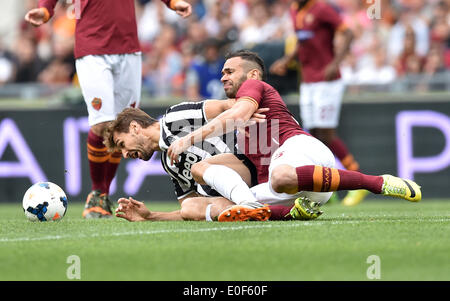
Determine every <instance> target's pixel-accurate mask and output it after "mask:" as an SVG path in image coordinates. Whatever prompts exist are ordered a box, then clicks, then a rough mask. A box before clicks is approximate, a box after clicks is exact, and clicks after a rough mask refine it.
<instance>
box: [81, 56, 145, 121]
mask: <svg viewBox="0 0 450 301" xmlns="http://www.w3.org/2000/svg"><path fill="white" fill-rule="evenodd" d="M75 65H76V69H77V75H78V81H79V82H80V86H81V92H82V93H83V97H84V101H85V102H86V106H87V109H88V114H89V126H93V125H95V124H98V123H102V122H106V121H111V120H114V119H115V118H116V116H117V114H119V113H120V112H122V111H123V109H125V108H127V107H130V106H134V107H138V106H139V102H140V99H141V85H142V56H141V53H140V52H137V53H131V54H112V55H88V56H84V57H82V58H79V59H77V60H76V62H75Z"/></svg>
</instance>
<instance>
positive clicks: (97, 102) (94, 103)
mask: <svg viewBox="0 0 450 301" xmlns="http://www.w3.org/2000/svg"><path fill="white" fill-rule="evenodd" d="M91 104H92V107H93V108H94V109H96V110H97V111H98V110H100V109H101V108H102V100H101V99H100V98H98V97H95V98H94V99H93V100H92V101H91Z"/></svg>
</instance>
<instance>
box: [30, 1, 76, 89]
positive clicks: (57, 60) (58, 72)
mask: <svg viewBox="0 0 450 301" xmlns="http://www.w3.org/2000/svg"><path fill="white" fill-rule="evenodd" d="M52 33H53V34H52V38H51V50H52V58H51V60H50V62H49V63H48V65H47V67H46V68H45V69H44V70H43V71H42V72H41V73H40V74H39V77H38V80H39V81H40V82H42V83H45V84H64V83H66V84H67V83H70V82H71V81H72V78H73V76H74V75H75V73H76V71H75V58H74V55H73V49H74V45H75V19H72V18H69V17H68V16H67V12H66V8H65V7H64V6H59V7H58V8H57V9H56V10H55V15H54V16H53V22H52Z"/></svg>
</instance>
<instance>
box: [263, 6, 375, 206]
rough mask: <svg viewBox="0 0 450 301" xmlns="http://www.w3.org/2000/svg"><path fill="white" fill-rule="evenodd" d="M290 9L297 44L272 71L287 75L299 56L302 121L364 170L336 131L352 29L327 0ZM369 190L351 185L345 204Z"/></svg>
mask: <svg viewBox="0 0 450 301" xmlns="http://www.w3.org/2000/svg"><path fill="white" fill-rule="evenodd" d="M290 15H291V18H292V21H293V25H294V29H295V32H296V35H297V47H296V50H295V51H294V52H292V53H290V54H289V55H286V56H285V57H283V58H281V59H280V60H277V61H276V62H275V63H274V64H273V65H272V66H271V68H270V71H271V72H272V73H274V74H278V75H284V74H285V73H286V68H287V64H288V63H289V62H290V61H292V60H293V59H295V57H297V60H298V61H299V62H300V64H301V74H302V84H301V85H300V114H301V119H302V122H303V123H302V125H303V127H304V128H305V129H308V130H309V132H310V133H311V134H312V135H313V136H314V137H316V138H318V139H319V140H320V141H322V142H323V143H325V145H326V146H328V147H329V148H330V149H331V151H332V152H333V153H334V154H335V156H336V157H337V158H338V159H339V160H340V162H341V163H342V165H343V166H344V167H345V168H346V169H348V170H355V171H359V164H358V162H357V161H356V160H355V159H354V157H353V155H352V154H351V153H350V152H349V150H348V149H347V146H346V145H345V143H344V142H343V141H342V140H341V139H340V138H339V137H338V136H337V134H336V128H337V126H338V123H339V115H340V110H341V103H342V97H343V94H344V90H345V87H344V84H343V82H342V80H341V79H340V77H341V76H340V73H339V65H340V63H341V62H342V60H343V59H344V58H345V57H346V55H347V54H348V52H349V49H350V44H351V41H352V39H353V34H352V31H351V30H350V29H349V28H347V27H346V25H345V24H344V23H343V21H342V19H341V17H340V16H339V14H338V12H337V11H336V10H335V9H334V8H333V7H332V6H331V5H330V4H328V3H326V2H324V1H318V0H297V1H293V3H292V5H291V8H290ZM339 35H340V36H341V37H342V43H339V45H338V46H337V47H335V44H336V43H335V38H336V37H337V36H339ZM335 48H336V49H335ZM335 50H336V51H335ZM367 193H368V192H367V191H366V190H356V191H351V192H349V194H348V195H347V196H346V197H345V198H344V200H343V204H344V205H356V204H358V203H359V202H360V201H362V200H363V199H364V197H365V196H366V195H367Z"/></svg>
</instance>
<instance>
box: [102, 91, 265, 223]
mask: <svg viewBox="0 0 450 301" xmlns="http://www.w3.org/2000/svg"><path fill="white" fill-rule="evenodd" d="M234 103H235V101H234V99H229V100H205V101H202V102H184V103H181V104H178V105H174V106H172V107H170V108H169V109H167V111H166V113H165V114H164V116H163V117H162V119H161V120H160V121H158V120H156V119H154V118H152V117H150V116H149V115H147V114H146V113H145V112H144V111H142V110H140V109H136V108H127V109H125V110H124V111H123V112H121V113H120V114H119V115H118V116H117V118H116V119H115V120H114V121H113V122H112V123H111V124H110V125H109V127H108V128H107V130H106V132H105V136H104V137H105V145H106V146H107V148H108V149H109V150H110V151H120V152H122V155H123V156H124V157H125V158H135V159H141V160H149V159H150V158H151V157H152V156H153V153H154V152H155V151H161V152H162V155H161V161H162V165H163V167H164V169H165V171H166V172H167V173H168V174H169V175H170V177H171V179H172V182H173V184H174V186H175V194H176V196H177V198H178V200H179V202H180V204H184V206H183V205H182V209H181V210H178V211H174V212H151V211H149V210H148V209H147V208H146V207H145V206H144V204H143V203H141V202H138V201H136V200H134V199H132V198H131V197H130V198H128V199H126V198H121V199H119V201H118V202H119V207H118V209H117V210H116V216H118V217H122V218H125V219H128V220H130V221H142V220H183V219H184V220H186V219H189V220H205V219H206V220H211V216H212V217H215V216H217V215H218V214H219V213H220V212H221V211H222V210H223V209H224V208H226V207H227V206H229V205H231V204H233V203H231V202H230V201H228V200H227V199H225V198H223V197H221V196H220V195H219V194H218V193H217V192H216V191H215V190H213V189H211V188H210V187H209V186H207V185H203V186H201V185H198V184H197V183H196V182H195V181H194V179H193V177H192V174H191V170H190V168H191V166H192V165H193V164H195V163H197V162H199V161H202V160H204V159H207V158H210V157H212V156H214V155H217V154H224V153H229V156H227V157H226V158H225V161H224V162H222V163H223V164H226V165H227V166H229V167H230V168H232V169H234V170H235V171H236V172H237V173H239V174H240V175H241V176H242V179H243V180H244V181H245V182H246V183H247V185H248V186H253V185H255V184H256V182H257V181H256V170H255V169H254V166H253V164H252V163H251V162H250V161H249V160H248V159H247V158H246V157H245V156H244V155H239V154H237V150H236V149H235V145H236V135H235V132H234V131H231V132H230V133H228V134H225V135H223V136H221V137H212V138H208V139H206V140H205V141H202V142H201V144H194V145H192V146H191V147H190V148H189V149H188V150H187V151H186V152H184V153H182V154H180V157H179V161H178V163H176V164H171V162H170V160H169V159H168V157H167V149H168V148H169V146H170V144H171V143H172V142H173V141H175V140H177V139H179V138H180V137H183V136H185V135H187V134H189V133H190V132H192V131H194V130H195V129H197V128H200V127H201V126H203V125H204V124H206V123H207V122H208V121H209V120H210V119H212V118H214V117H216V116H218V115H219V114H220V113H222V112H223V111H225V110H227V109H229V108H230V107H231V106H233V104H234ZM264 112H265V110H264V109H263V110H260V111H258V112H256V113H255V114H254V116H253V117H254V118H253V119H252V122H260V121H263V120H264V117H265V116H264V115H263V114H262V113H264ZM212 205H215V206H212ZM255 214H256V215H258V211H255ZM258 218H260V217H259V216H255V219H258Z"/></svg>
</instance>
